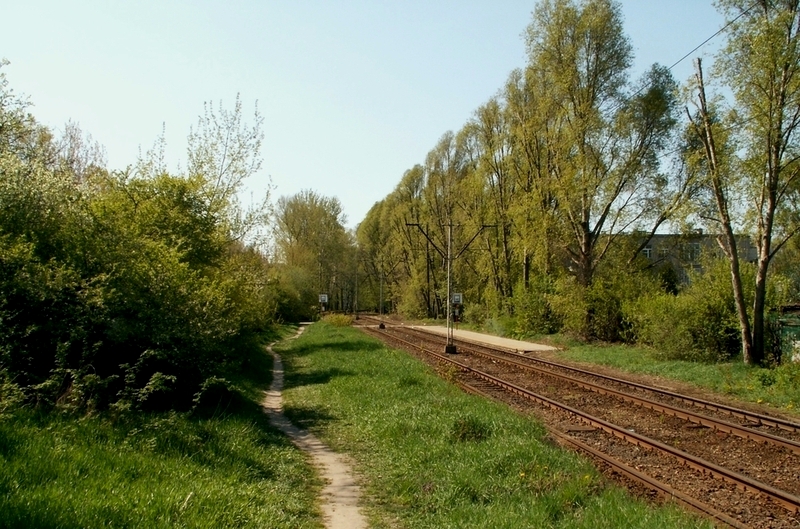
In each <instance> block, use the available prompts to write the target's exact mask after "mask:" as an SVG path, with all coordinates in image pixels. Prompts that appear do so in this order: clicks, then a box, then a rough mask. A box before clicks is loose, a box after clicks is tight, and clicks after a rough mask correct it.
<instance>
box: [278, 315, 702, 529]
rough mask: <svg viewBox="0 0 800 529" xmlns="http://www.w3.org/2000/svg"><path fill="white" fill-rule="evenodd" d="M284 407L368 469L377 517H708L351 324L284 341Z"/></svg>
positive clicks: (654, 523) (663, 520) (594, 521)
mask: <svg viewBox="0 0 800 529" xmlns="http://www.w3.org/2000/svg"><path fill="white" fill-rule="evenodd" d="M280 352H281V354H282V356H283V357H284V361H285V365H286V369H287V379H286V390H285V392H284V398H285V400H284V404H285V411H286V413H287V414H288V415H289V416H290V418H292V419H293V421H295V422H296V423H298V424H300V425H302V426H304V427H306V428H308V429H311V430H312V431H314V432H315V433H316V434H318V435H319V436H320V437H321V438H322V439H324V440H325V441H326V442H327V443H328V444H330V445H331V446H333V447H334V449H336V450H339V451H342V452H346V453H348V454H350V455H351V456H352V457H353V458H354V460H355V462H356V468H357V472H358V473H359V474H360V475H361V476H362V481H363V485H364V488H365V493H366V500H365V501H366V503H367V510H368V512H369V514H370V516H371V520H372V522H373V527H377V528H388V527H410V528H422V527H431V528H433V527H436V528H442V527H464V528H467V527H469V528H474V527H491V528H514V529H518V528H526V527H530V528H534V527H535V528H540V527H559V528H560V527H585V528H592V529H597V528H603V527H609V528H611V527H647V528H650V527H708V526H709V525H708V524H706V523H705V522H703V521H700V520H697V519H696V518H693V517H691V516H688V515H686V514H684V513H682V512H681V511H679V510H678V509H676V508H674V507H660V508H659V507H652V506H650V505H647V504H645V503H643V502H640V501H638V500H636V499H634V498H631V497H630V496H628V494H627V493H626V492H624V491H623V490H621V489H619V488H617V487H615V486H612V485H609V484H608V483H607V482H606V480H605V479H604V478H603V477H602V476H601V475H600V474H598V472H597V471H596V470H595V469H594V468H593V467H592V465H591V464H589V463H588V462H587V461H585V460H584V459H582V458H581V457H579V456H577V455H575V454H572V453H569V452H566V451H563V450H561V449H559V448H558V447H556V446H554V445H553V444H552V443H551V442H550V441H549V440H548V438H547V434H546V432H545V430H544V429H543V427H542V426H541V425H540V424H539V423H537V422H536V421H534V420H532V419H530V418H526V417H523V416H521V415H519V414H517V413H515V412H513V411H511V410H510V409H508V408H507V407H506V406H504V405H500V404H497V403H494V402H489V401H486V400H484V399H482V398H478V397H474V396H470V395H466V394H464V393H462V392H461V391H460V390H458V389H457V388H456V387H454V386H452V385H450V384H448V383H447V382H445V381H444V380H442V379H440V378H439V377H438V376H437V375H436V374H435V373H433V372H432V371H431V369H430V368H429V367H427V366H426V365H424V364H422V363H420V362H419V361H417V360H415V359H413V358H411V357H410V356H409V355H407V354H406V353H403V352H398V351H395V350H391V349H388V348H386V347H385V346H383V345H382V344H380V343H379V342H377V341H376V340H373V339H371V338H368V337H366V336H365V335H363V334H361V333H360V332H358V331H357V330H355V329H345V328H340V327H333V326H330V325H327V324H325V323H320V324H315V325H314V326H312V327H311V328H310V329H309V330H308V331H307V332H306V333H305V334H304V335H303V336H301V337H300V338H299V339H298V340H295V341H292V342H289V343H287V344H285V345H283V346H282V347H281V348H280Z"/></svg>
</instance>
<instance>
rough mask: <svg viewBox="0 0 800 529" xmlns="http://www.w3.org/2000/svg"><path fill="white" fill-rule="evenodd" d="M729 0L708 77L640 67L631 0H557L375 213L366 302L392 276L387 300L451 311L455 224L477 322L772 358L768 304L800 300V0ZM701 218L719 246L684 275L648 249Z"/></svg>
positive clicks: (459, 273) (678, 354) (539, 12)
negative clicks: (492, 86) (516, 62)
mask: <svg viewBox="0 0 800 529" xmlns="http://www.w3.org/2000/svg"><path fill="white" fill-rule="evenodd" d="M720 9H721V10H722V11H723V13H724V14H725V16H726V18H727V20H728V21H730V22H731V23H730V25H729V26H727V29H726V32H725V35H726V38H727V41H726V44H725V45H724V46H723V48H722V51H721V52H720V56H719V59H718V60H717V62H716V64H715V68H714V75H713V77H712V81H711V83H710V86H706V85H707V84H709V83H708V82H707V81H706V80H705V79H704V77H703V69H702V67H701V63H700V62H699V61H698V62H697V63H696V72H697V74H696V75H695V76H694V77H693V78H692V79H690V80H688V81H687V82H686V83H685V84H683V85H681V84H679V83H678V82H677V81H676V80H675V79H673V76H672V73H671V71H670V70H669V69H667V68H665V67H663V66H659V65H654V66H652V67H651V68H650V69H649V70H648V71H647V72H646V73H645V74H644V75H643V76H642V77H641V78H640V79H636V80H632V79H631V78H630V76H629V73H630V67H631V64H632V47H631V44H630V42H629V40H628V38H627V37H626V36H625V34H624V31H623V22H622V16H621V12H620V6H619V4H617V3H616V2H613V1H611V0H542V1H541V2H540V3H539V4H538V5H537V6H536V8H535V11H534V12H533V18H532V22H531V23H530V25H529V26H528V28H527V31H526V32H525V36H524V37H525V44H526V48H527V54H528V62H527V64H526V66H525V67H524V68H522V69H519V70H517V71H514V72H512V73H511V75H510V77H509V79H508V81H507V83H506V85H505V86H504V87H503V88H502V90H500V92H499V93H498V95H497V96H495V97H493V98H492V99H490V100H489V101H488V102H487V103H486V104H484V105H483V106H481V107H480V108H478V109H477V110H476V111H475V114H474V116H473V117H472V118H471V119H470V120H469V121H468V122H467V123H466V124H465V125H464V126H463V128H462V129H461V130H459V131H458V132H456V133H452V132H448V133H446V134H444V135H443V136H442V138H441V139H440V140H439V142H438V143H437V144H436V146H435V147H434V148H433V149H432V150H431V151H430V152H429V153H428V155H427V157H426V159H425V161H424V163H421V164H419V165H416V166H414V167H413V168H412V169H410V170H408V171H407V172H406V173H405V174H404V175H403V177H402V179H401V181H400V183H399V184H398V185H397V187H396V188H395V190H394V191H393V192H392V193H390V194H389V196H387V197H386V198H385V199H383V200H382V201H380V202H379V203H377V204H375V206H374V207H373V208H372V209H371V210H370V211H369V213H368V214H367V216H366V218H365V219H364V220H363V222H362V223H361V224H360V225H359V227H358V230H357V244H358V251H359V253H360V256H361V257H360V260H359V261H360V265H361V267H362V270H363V273H364V274H365V276H366V278H367V280H366V281H363V284H364V287H362V290H361V292H362V295H361V300H362V301H361V302H360V306H361V307H371V308H372V307H375V308H376V307H377V306H378V301H377V298H378V289H379V284H380V283H382V282H383V283H385V290H386V294H385V297H386V299H387V300H388V305H387V308H389V309H390V310H393V311H397V312H400V313H403V314H405V315H408V316H415V317H429V318H441V317H444V314H445V312H446V303H447V299H446V291H447V286H446V268H447V253H448V252H447V248H448V241H449V240H450V243H449V244H450V247H451V255H452V256H453V257H454V258H455V259H454V260H453V262H452V265H453V285H454V291H456V292H463V293H464V295H465V300H466V310H465V313H464V318H465V319H466V320H467V321H471V322H475V323H484V322H488V325H489V326H492V325H495V326H497V327H498V330H500V331H504V332H509V333H517V334H537V333H553V332H567V333H573V334H577V335H580V336H582V337H584V338H588V339H600V340H608V341H617V340H625V341H629V342H639V343H645V344H652V345H657V346H658V348H659V349H660V350H661V351H663V352H664V353H665V354H667V355H669V356H671V357H675V358H692V359H704V360H716V359H722V358H730V357H732V356H735V355H737V354H739V353H740V352H743V353H744V360H745V361H746V362H748V363H762V362H763V361H765V360H767V359H768V357H769V356H770V354H771V353H772V351H773V350H774V345H775V343H774V333H771V330H770V327H769V325H768V321H769V318H768V315H769V310H770V308H773V307H776V306H778V305H780V304H782V303H786V302H788V301H792V300H794V301H797V300H798V299H800V298H799V297H798V293H799V292H800V288H799V286H800V272H799V271H798V267H797V266H796V263H797V258H798V256H800V254H799V253H798V245H797V241H796V238H795V237H794V235H795V234H796V233H797V231H798V229H800V209H798V207H799V206H800V200H799V199H800V177H799V176H798V174H799V173H800V158H798V154H800V149H799V148H800V144H798V138H797V130H798V125H800V75H799V73H800V72H798V68H800V39H799V38H798V31H799V30H798V28H800V15H799V13H798V2H797V1H795V0H767V1H764V2H757V3H756V4H752V3H750V2H743V1H739V0H723V1H721V2H720ZM712 87H713V88H715V89H716V92H714V93H712V92H713V90H712V89H711V88H712ZM706 91H708V92H709V95H708V96H706ZM725 93H730V94H732V95H733V100H732V101H729V102H728V101H726V100H725V99H724V97H723V95H721V94H725ZM698 229H703V230H705V232H706V233H710V234H714V235H715V237H714V244H713V245H711V246H712V248H713V247H716V249H717V251H708V252H706V253H707V255H706V256H705V258H704V259H705V261H704V265H703V270H704V272H703V273H702V274H691V273H690V276H691V277H690V281H688V282H687V281H679V280H678V274H677V273H676V272H678V271H677V270H675V269H674V267H671V266H668V262H667V261H662V263H658V261H657V260H652V259H647V258H645V256H644V255H643V250H644V249H645V248H647V247H648V245H649V244H650V241H651V239H652V238H653V236H654V234H656V233H664V232H666V231H672V232H673V233H686V234H690V233H696V232H697V231H698ZM473 237H474V239H473ZM743 238H744V239H747V238H749V239H750V240H751V241H752V243H753V246H754V247H755V253H756V254H757V257H756V258H755V260H754V261H752V260H747V259H745V258H742V257H741V254H742V248H741V241H742V240H743ZM654 261H655V262H654Z"/></svg>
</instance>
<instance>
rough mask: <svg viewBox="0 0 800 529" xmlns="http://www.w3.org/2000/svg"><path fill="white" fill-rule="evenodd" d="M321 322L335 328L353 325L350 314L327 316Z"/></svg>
mask: <svg viewBox="0 0 800 529" xmlns="http://www.w3.org/2000/svg"><path fill="white" fill-rule="evenodd" d="M322 321H324V322H325V323H329V324H331V325H334V326H336V327H349V326H350V325H352V324H353V316H351V315H350V314H328V315H326V316H323V318H322Z"/></svg>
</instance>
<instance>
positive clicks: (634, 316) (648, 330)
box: [630, 258, 752, 362]
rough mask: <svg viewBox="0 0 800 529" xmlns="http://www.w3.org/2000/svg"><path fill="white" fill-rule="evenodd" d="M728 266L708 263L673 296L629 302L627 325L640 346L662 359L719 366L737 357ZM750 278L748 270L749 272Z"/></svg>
mask: <svg viewBox="0 0 800 529" xmlns="http://www.w3.org/2000/svg"><path fill="white" fill-rule="evenodd" d="M728 267H729V265H728V263H727V261H725V260H722V259H713V258H712V259H707V260H706V261H705V270H704V272H703V273H698V274H694V275H693V276H692V282H691V284H690V285H689V286H688V287H687V288H685V289H684V290H683V291H682V292H680V293H679V294H678V295H677V296H676V295H672V294H667V293H661V294H656V295H653V296H645V297H642V298H640V299H639V300H638V301H636V302H635V303H633V305H632V307H631V311H630V313H631V316H630V320H631V322H632V325H633V333H634V335H635V336H636V337H637V339H638V341H639V342H640V343H642V344H646V345H650V346H652V347H654V348H655V349H656V350H657V351H658V352H659V354H660V355H662V356H663V357H664V358H666V359H675V360H700V361H705V362H713V361H722V360H726V359H729V358H731V357H733V356H735V355H736V354H738V352H739V349H740V347H741V341H740V338H739V324H738V320H737V318H736V310H735V307H734V303H733V294H732V292H731V283H730V270H729V268H728ZM749 270H750V272H751V274H752V269H749Z"/></svg>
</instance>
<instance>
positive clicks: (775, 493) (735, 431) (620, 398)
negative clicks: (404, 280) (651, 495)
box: [362, 317, 800, 527]
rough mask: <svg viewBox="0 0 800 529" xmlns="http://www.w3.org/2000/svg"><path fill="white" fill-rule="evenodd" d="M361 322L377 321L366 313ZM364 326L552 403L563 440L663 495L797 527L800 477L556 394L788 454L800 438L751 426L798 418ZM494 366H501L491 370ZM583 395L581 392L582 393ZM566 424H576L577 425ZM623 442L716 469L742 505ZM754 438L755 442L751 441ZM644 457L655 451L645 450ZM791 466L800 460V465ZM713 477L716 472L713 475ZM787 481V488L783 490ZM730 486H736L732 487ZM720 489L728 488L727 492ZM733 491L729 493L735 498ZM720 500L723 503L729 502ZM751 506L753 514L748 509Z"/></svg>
mask: <svg viewBox="0 0 800 529" xmlns="http://www.w3.org/2000/svg"><path fill="white" fill-rule="evenodd" d="M362 318H363V317H362ZM362 323H376V322H374V320H369V319H367V320H366V321H362ZM367 330H368V332H369V333H371V334H374V335H376V336H378V337H380V338H381V339H383V340H385V341H389V342H392V343H394V344H396V345H399V346H400V347H402V348H405V349H409V350H413V351H416V352H418V353H422V354H424V355H426V356H427V357H428V358H430V359H432V360H433V361H435V362H436V363H438V364H446V365H449V366H451V369H452V368H453V367H455V368H456V369H457V370H458V372H459V374H460V377H459V378H460V380H459V382H460V384H461V385H462V386H464V387H467V388H469V390H470V391H472V392H475V393H479V394H483V395H486V396H491V397H493V398H501V399H502V400H508V397H506V398H503V397H502V396H499V392H502V394H503V395H506V396H511V398H512V399H523V400H525V401H527V402H529V403H535V405H536V406H537V407H539V408H542V409H546V410H549V411H548V413H553V414H555V415H554V418H551V421H550V422H551V425H550V429H551V431H552V432H553V435H554V437H556V438H557V439H558V440H559V441H560V442H561V443H563V444H567V445H570V446H572V447H574V448H576V449H578V450H581V451H583V452H585V453H588V454H590V456H591V457H593V458H595V459H597V460H599V461H601V464H602V465H605V466H606V467H608V468H610V469H612V470H613V472H615V473H617V474H620V475H622V476H624V477H625V478H626V479H627V480H632V481H634V482H636V483H639V484H640V485H641V486H644V487H646V488H647V489H649V490H654V491H657V492H658V493H659V494H661V495H662V496H666V497H670V498H673V499H675V500H677V501H679V502H681V503H683V504H684V505H687V506H688V507H690V508H692V509H694V510H696V511H699V512H701V513H703V514H704V515H706V516H708V517H710V518H712V519H713V520H715V521H716V522H717V523H718V524H724V525H728V526H732V527H797V526H798V525H800V522H798V519H797V518H796V516H797V514H798V513H799V512H800V497H798V495H797V494H796V491H797V490H800V485H794V486H793V487H778V486H774V485H775V484H774V483H773V484H769V483H766V482H764V481H762V480H760V479H758V472H755V471H751V472H740V471H737V470H736V469H732V468H730V465H723V464H718V463H715V462H712V461H709V460H707V459H705V458H703V457H700V456H698V455H695V454H692V453H689V452H688V451H685V450H682V449H680V448H678V447H676V446H673V444H677V443H672V444H670V443H666V442H663V441H662V440H659V439H655V438H653V437H651V436H648V435H645V434H643V433H640V432H638V431H635V429H634V428H632V427H631V426H630V424H623V425H621V424H615V422H614V421H611V420H608V419H607V418H603V417H599V416H597V415H595V414H592V413H590V412H588V411H586V409H582V408H585V406H573V405H570V404H568V403H566V402H563V399H559V398H558V394H559V392H560V393H561V394H562V395H563V394H564V393H574V392H575V391H576V389H580V391H584V392H587V393H591V394H594V395H599V396H602V398H605V399H613V400H614V401H616V402H619V403H623V404H624V405H625V406H626V407H627V408H632V407H636V408H638V409H642V410H645V411H646V412H647V413H650V414H657V415H658V416H659V417H663V416H669V417H672V418H674V419H675V420H680V421H682V422H684V423H686V424H690V425H691V426H692V427H699V428H703V429H707V430H709V431H713V432H718V433H719V434H720V435H724V436H726V437H730V438H731V439H734V437H733V436H737V437H738V438H739V439H738V441H737V442H739V443H753V445H752V446H756V447H760V446H762V445H763V446H770V447H772V449H773V450H774V451H778V452H780V453H781V454H783V456H782V457H785V458H797V457H798V455H800V443H798V442H797V441H796V440H795V439H791V438H787V437H782V436H780V435H776V434H774V433H764V432H759V431H756V430H755V429H754V427H756V426H758V427H760V426H766V427H768V428H771V429H773V430H775V431H780V432H783V433H786V434H789V435H791V434H793V433H797V431H798V429H800V425H798V424H795V423H792V422H791V421H785V420H783V419H780V418H775V417H770V416H767V415H763V414H759V413H754V412H750V411H747V410H739V409H736V408H733V407H730V406H726V405H722V404H716V403H713V402H710V401H704V400H701V399H694V398H692V397H687V396H684V395H680V394H677V393H675V392H670V391H667V390H662V389H660V388H652V387H650V386H644V385H642V384H636V383H632V382H628V381H624V380H621V379H616V378H613V377H608V376H606V375H602V374H598V373H593V372H590V371H586V370H581V369H575V368H573V367H570V366H565V365H561V364H557V363H555V362H549V361H546V360H542V359H532V358H530V357H526V356H525V355H520V354H519V353H516V352H513V351H509V350H502V349H501V350H497V349H494V348H489V347H487V346H485V345H478V344H471V343H466V342H460V343H459V351H461V352H462V354H460V355H457V356H455V357H454V356H453V355H443V354H440V353H438V352H436V350H441V349H442V344H443V343H444V337H441V336H436V335H431V334H428V333H423V332H421V331H417V330H413V329H409V328H405V327H392V326H387V328H386V329H385V330H379V329H377V328H369V329H367ZM498 366H501V367H498ZM493 369H495V370H497V371H498V372H496V373H491V372H489V371H491V370H493ZM514 373H516V374H514ZM519 373H525V377H527V378H530V379H533V378H536V377H539V378H541V379H543V378H546V379H548V380H550V381H551V384H555V385H557V386H558V388H557V391H555V392H552V391H551V392H549V395H548V394H546V393H548V392H547V391H534V389H532V388H531V387H530V384H529V383H528V382H527V379H523V381H522V382H521V383H519V382H516V381H511V380H510V378H514V377H516V378H517V379H520V375H519ZM510 374H514V376H513V377H512V376H510ZM598 380H602V381H604V382H606V384H600V383H598V382H597V381H598ZM552 381H555V382H552ZM535 385H536V384H534V386H535ZM545 385H546V384H545ZM539 386H541V384H539ZM620 388H626V391H622V390H621V389H620ZM636 393H645V394H649V395H650V396H651V397H652V396H653V395H656V396H658V398H667V399H671V400H673V401H677V402H682V403H684V404H685V405H687V406H688V407H689V408H701V409H703V410H704V411H708V410H710V411H712V412H714V413H716V414H724V415H725V416H726V417H729V418H730V417H734V418H736V419H737V420H741V421H743V422H744V423H745V425H741V424H735V423H733V422H730V421H727V420H724V419H720V418H719V417H710V416H707V415H704V414H700V413H697V412H696V411H694V410H692V409H689V408H681V407H678V406H675V405H673V404H667V403H664V402H660V401H658V400H656V399H653V398H648V397H645V396H643V395H640V394H636ZM573 397H574V395H573ZM582 399H583V398H582V397H581V398H580V399H578V400H582ZM606 402H607V401H606ZM602 406H608V404H603V405H602ZM559 417H560V418H559ZM564 417H568V418H569V419H568V420H569V421H571V422H572V423H575V422H576V421H579V422H581V423H583V424H584V427H583V428H580V427H572V426H567V427H566V428H564V427H561V428H558V427H555V426H553V424H558V423H562V426H563V423H564V421H565V419H564ZM546 422H547V421H546ZM748 425H749V426H748ZM568 430H572V432H570V431H568ZM597 432H602V433H603V434H604V435H605V438H604V440H599V441H598V439H597V437H598V434H597ZM618 442H621V443H622V444H628V445H629V446H630V445H633V446H635V447H637V448H636V450H637V451H638V450H639V449H644V451H646V452H647V453H648V454H649V453H650V452H653V453H656V452H657V453H658V454H660V455H659V457H661V458H667V459H670V460H671V461H672V463H671V465H672V467H673V468H674V469H676V472H677V471H678V470H680V471H681V472H686V471H687V470H686V469H691V470H692V471H693V472H694V474H695V476H696V479H704V480H707V479H708V478H711V477H713V478H715V479H716V480H717V481H719V480H721V481H723V482H725V483H728V484H730V485H731V486H733V487H735V489H738V491H740V492H739V493H738V494H740V497H737V499H734V500H731V501H732V502H733V503H734V504H735V505H737V506H738V507H736V508H734V509H733V510H731V511H730V512H725V511H726V508H725V507H722V508H720V507H719V506H715V505H710V504H708V503H707V502H706V501H703V500H702V499H698V498H697V497H692V496H691V495H689V494H686V493H684V492H683V491H682V490H679V489H680V488H682V487H675V486H671V485H669V484H667V483H665V482H664V481H662V480H660V479H657V477H654V476H653V475H648V473H646V472H643V471H640V470H639V468H636V467H641V466H642V465H639V464H637V463H636V462H635V460H636V457H639V456H638V455H637V456H636V457H633V458H631V459H632V460H633V461H634V462H633V463H631V461H628V462H625V461H623V460H622V459H624V457H623V458H620V457H619V455H616V456H615V455H611V454H610V453H609V452H614V451H615V450H616V451H617V452H621V453H623V454H624V453H625V451H626V449H624V447H620V446H618V445H616V444H615V443H618ZM592 444H593V445H594V446H592ZM752 446H751V449H753V448H752ZM627 451H628V452H630V451H631V450H630V449H627ZM646 457H651V456H650V455H648V456H646ZM640 459H641V458H640ZM787 460H792V461H795V462H796V463H797V462H798V461H800V459H787ZM661 465H662V463H658V465H655V467H656V468H659V469H662V470H659V471H657V472H656V473H658V472H661V473H664V472H663V467H662V466H661ZM794 468H797V465H796V466H795V467H794ZM745 470H748V469H745ZM748 473H750V474H753V473H755V474H756V476H752V475H748ZM682 479H692V478H682ZM673 480H674V479H673ZM674 481H675V480H674ZM678 481H679V480H678ZM712 481H714V480H713V479H712ZM676 482H677V481H676ZM708 487H710V488H708V490H712V491H713V492H716V488H715V487H717V486H716V485H713V484H712V485H708ZM787 488H788V489H789V490H786V489H787ZM792 489H794V490H792ZM730 494H735V493H734V492H731V493H730ZM722 495H729V494H728V493H724V492H723V494H722ZM728 499H729V500H730V498H728ZM717 503H719V501H717ZM722 503H723V504H724V503H725V502H722ZM729 503H730V502H729ZM742 506H745V507H742ZM776 506H780V507H781V508H782V509H783V511H782V512H781V509H777V511H776V509H775V508H774V507H776ZM743 512H744V513H745V514H744V515H743V514H742V513H743ZM748 513H754V514H749V515H748Z"/></svg>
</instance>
